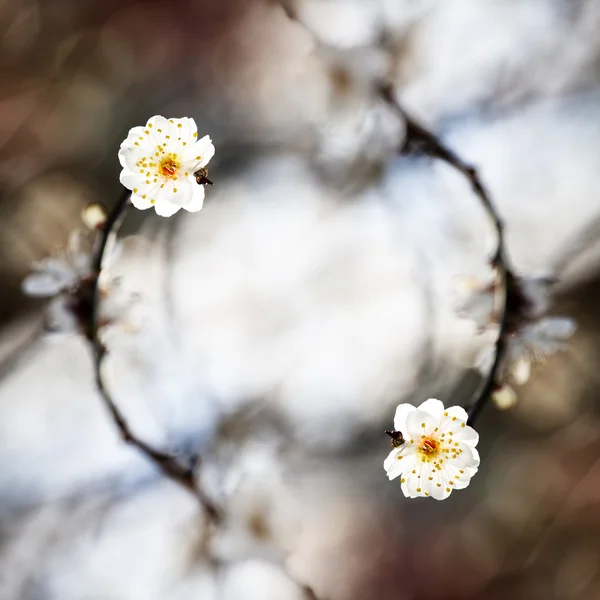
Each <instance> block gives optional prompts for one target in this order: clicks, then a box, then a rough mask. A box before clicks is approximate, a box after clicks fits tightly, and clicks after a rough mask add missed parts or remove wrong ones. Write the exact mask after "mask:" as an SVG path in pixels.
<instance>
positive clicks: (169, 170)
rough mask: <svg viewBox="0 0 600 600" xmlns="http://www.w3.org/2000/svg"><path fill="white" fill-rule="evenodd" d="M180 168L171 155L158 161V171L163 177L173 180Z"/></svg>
mask: <svg viewBox="0 0 600 600" xmlns="http://www.w3.org/2000/svg"><path fill="white" fill-rule="evenodd" d="M180 166H181V165H180V164H179V161H178V160H177V157H176V156H174V155H173V154H169V155H168V156H165V157H164V158H163V159H162V160H161V161H160V165H159V166H158V171H159V173H160V174H161V175H162V176H163V177H167V178H169V179H173V178H174V177H175V176H176V175H177V173H178V172H179V167H180Z"/></svg>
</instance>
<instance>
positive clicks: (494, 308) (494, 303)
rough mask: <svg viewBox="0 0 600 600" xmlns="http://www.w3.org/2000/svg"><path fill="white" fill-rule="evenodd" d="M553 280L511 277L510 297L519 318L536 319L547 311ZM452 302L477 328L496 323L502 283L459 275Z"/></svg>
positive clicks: (543, 277) (499, 311) (546, 277)
mask: <svg viewBox="0 0 600 600" xmlns="http://www.w3.org/2000/svg"><path fill="white" fill-rule="evenodd" d="M555 283H556V281H555V280H554V279H553V278H552V277H548V276H536V277H523V278H515V280H514V282H513V284H512V285H513V288H514V289H513V298H515V299H517V302H514V304H516V306H513V307H511V309H512V310H516V311H517V312H518V314H517V315H514V316H515V317H517V318H518V319H520V320H532V319H539V318H540V317H541V316H543V315H544V314H546V313H547V312H548V309H549V307H550V292H551V288H552V286H553V285H554V284H555ZM455 287H456V290H455V293H456V294H457V296H458V298H457V299H456V301H455V302H454V310H455V312H456V313H457V314H458V315H459V316H460V317H463V318H469V319H471V320H472V321H474V322H475V324H476V326H477V330H478V331H479V332H482V331H484V330H485V329H487V328H488V327H490V326H494V325H498V324H499V321H500V314H501V309H502V303H503V293H502V286H501V285H499V282H498V280H497V279H495V278H494V279H491V280H490V281H486V282H478V281H477V280H475V279H473V278H471V277H464V276H461V277H459V278H458V280H457V284H456V286H455Z"/></svg>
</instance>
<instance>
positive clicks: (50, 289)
mask: <svg viewBox="0 0 600 600" xmlns="http://www.w3.org/2000/svg"><path fill="white" fill-rule="evenodd" d="M21 289H22V290H23V293H24V294H26V295H27V296H35V297H40V298H44V297H48V296H55V295H56V294H58V293H59V292H60V291H61V290H62V287H61V286H60V285H59V283H58V282H57V280H56V278H54V277H52V276H51V275H50V274H48V273H44V272H40V273H32V274H31V275H28V276H27V277H26V278H25V279H24V280H23V283H22V284H21Z"/></svg>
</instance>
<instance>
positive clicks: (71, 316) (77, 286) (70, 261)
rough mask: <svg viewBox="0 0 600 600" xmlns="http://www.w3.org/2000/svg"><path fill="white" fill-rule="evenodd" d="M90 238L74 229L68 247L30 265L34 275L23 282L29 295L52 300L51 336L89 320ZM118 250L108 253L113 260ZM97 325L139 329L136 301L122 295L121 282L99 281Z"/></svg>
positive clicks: (49, 309) (48, 325)
mask: <svg viewBox="0 0 600 600" xmlns="http://www.w3.org/2000/svg"><path fill="white" fill-rule="evenodd" d="M92 246H93V235H92V234H91V233H83V232H81V231H80V230H75V231H73V232H71V234H70V235H69V241H68V244H67V248H66V249H64V250H62V251H60V252H58V253H57V254H55V255H54V256H51V257H48V258H45V259H43V260H40V261H36V262H34V263H33V273H31V274H30V275H28V276H27V277H26V278H25V280H24V281H23V283H22V289H23V292H24V293H25V294H26V295H28V296H35V297H40V298H44V297H45V298H51V300H50V302H49V303H48V305H47V307H46V329H47V330H48V331H49V332H52V333H73V332H76V331H79V330H80V328H81V325H82V322H83V321H84V320H86V319H89V318H90V315H89V311H90V309H91V295H90V293H91V291H92V287H91V283H92V281H93V277H94V274H93V273H92ZM119 251H120V245H118V244H116V245H114V246H113V247H112V250H111V252H110V256H109V257H108V258H110V259H111V260H114V259H115V257H116V256H117V255H118V253H119ZM98 291H99V303H98V324H99V326H100V327H104V326H106V325H111V324H115V323H119V324H121V325H123V327H124V328H125V329H126V330H135V329H136V328H138V325H139V322H140V317H139V311H136V309H137V307H138V306H139V304H138V298H137V297H136V295H135V294H131V293H127V292H125V291H124V290H123V289H122V287H121V285H120V280H119V279H116V278H112V279H110V280H106V281H104V280H103V279H102V278H101V279H100V281H99V282H98Z"/></svg>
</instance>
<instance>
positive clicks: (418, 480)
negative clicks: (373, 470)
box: [383, 398, 479, 500]
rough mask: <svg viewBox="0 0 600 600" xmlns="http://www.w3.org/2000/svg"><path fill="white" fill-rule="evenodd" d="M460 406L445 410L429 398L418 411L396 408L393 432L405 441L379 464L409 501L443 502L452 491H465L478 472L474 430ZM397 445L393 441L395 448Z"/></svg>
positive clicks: (440, 404)
mask: <svg viewBox="0 0 600 600" xmlns="http://www.w3.org/2000/svg"><path fill="white" fill-rule="evenodd" d="M467 418H468V417H467V413H466V411H465V410H464V409H463V408H461V407H459V406H452V407H448V408H447V409H445V408H444V405H443V403H442V402H440V401H439V400H435V399H434V398H430V399H429V400H426V401H425V402H423V403H422V404H421V405H420V406H419V407H418V408H415V407H414V406H413V405H412V404H400V405H399V406H398V408H397V409H396V416H395V417H394V429H395V430H396V431H397V432H400V433H402V436H403V438H404V443H402V444H401V445H399V446H397V447H395V448H393V450H392V451H391V452H390V454H389V456H388V457H387V458H386V459H385V461H384V463H383V468H384V469H385V470H386V472H387V475H388V477H389V479H395V478H397V477H400V478H401V479H400V482H401V484H402V492H403V493H404V495H405V496H406V497H408V498H417V497H419V496H431V497H432V498H435V499H436V500H444V499H445V498H447V497H448V496H449V495H450V494H451V493H452V490H461V489H463V488H466V487H467V486H468V485H469V483H470V481H471V478H472V477H473V475H475V473H477V470H478V468H479V453H478V452H477V449H476V448H475V446H477V442H478V441H479V435H478V434H477V432H476V431H475V430H474V429H473V428H472V427H469V426H468V425H467ZM397 443H398V442H396V444H397Z"/></svg>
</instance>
